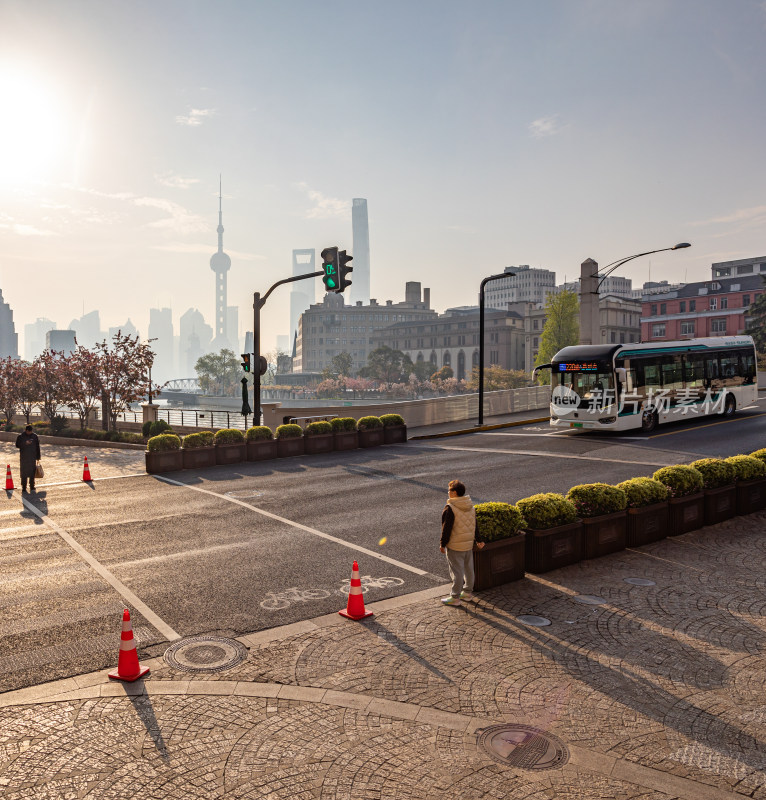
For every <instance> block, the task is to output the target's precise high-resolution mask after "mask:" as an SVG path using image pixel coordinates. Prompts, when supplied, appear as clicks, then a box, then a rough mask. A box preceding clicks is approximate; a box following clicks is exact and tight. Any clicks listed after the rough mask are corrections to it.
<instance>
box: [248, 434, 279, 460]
mask: <svg viewBox="0 0 766 800" xmlns="http://www.w3.org/2000/svg"><path fill="white" fill-rule="evenodd" d="M276 457H277V440H276V439H253V440H252V441H249V442H248V443H247V460H248V461H268V459H270V458H276Z"/></svg>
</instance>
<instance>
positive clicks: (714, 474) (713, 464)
mask: <svg viewBox="0 0 766 800" xmlns="http://www.w3.org/2000/svg"><path fill="white" fill-rule="evenodd" d="M689 466H690V467H693V468H694V469H696V470H697V471H698V472H701V473H702V480H703V483H704V486H705V488H706V489H720V488H721V487H722V486H731V484H732V483H734V481H735V480H736V479H737V478H736V473H735V472H734V467H733V466H732V465H731V464H727V463H726V462H725V461H724V460H723V459H722V458H700V459H699V460H697V461H692V463H691V464H690V465H689Z"/></svg>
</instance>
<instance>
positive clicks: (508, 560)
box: [473, 533, 526, 592]
mask: <svg viewBox="0 0 766 800" xmlns="http://www.w3.org/2000/svg"><path fill="white" fill-rule="evenodd" d="M525 539H526V537H525V535H524V534H523V533H519V534H517V535H516V536H511V537H509V538H508V539H498V540H497V541H495V542H487V543H486V544H485V545H484V547H482V548H481V550H479V549H474V551H473V565H474V581H473V589H474V591H475V592H481V591H483V590H484V589H491V588H492V587H493V586H502V585H503V584H504V583H510V582H511V581H517V580H519V579H520V578H523V577H524V542H525Z"/></svg>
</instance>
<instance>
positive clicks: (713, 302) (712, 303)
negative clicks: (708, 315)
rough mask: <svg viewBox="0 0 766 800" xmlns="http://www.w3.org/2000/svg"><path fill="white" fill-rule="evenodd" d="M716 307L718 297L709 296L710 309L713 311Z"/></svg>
mask: <svg viewBox="0 0 766 800" xmlns="http://www.w3.org/2000/svg"><path fill="white" fill-rule="evenodd" d="M717 308H718V298H717V297H711V298H710V310H711V311H715V310H716V309H717Z"/></svg>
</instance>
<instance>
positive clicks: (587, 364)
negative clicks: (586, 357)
mask: <svg viewBox="0 0 766 800" xmlns="http://www.w3.org/2000/svg"><path fill="white" fill-rule="evenodd" d="M559 372H598V364H597V363H596V362H595V361H577V362H574V363H569V364H565V363H562V364H559Z"/></svg>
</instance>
